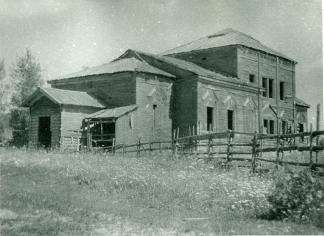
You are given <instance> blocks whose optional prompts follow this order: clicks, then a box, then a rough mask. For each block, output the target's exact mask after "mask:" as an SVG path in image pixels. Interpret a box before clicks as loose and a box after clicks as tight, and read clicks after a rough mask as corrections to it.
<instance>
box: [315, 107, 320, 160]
mask: <svg viewBox="0 0 324 236" xmlns="http://www.w3.org/2000/svg"><path fill="white" fill-rule="evenodd" d="M320 114H321V113H320V104H317V112H316V131H319V130H320ZM319 138H320V136H319V135H318V136H317V137H316V146H319ZM317 161H318V151H316V163H317Z"/></svg>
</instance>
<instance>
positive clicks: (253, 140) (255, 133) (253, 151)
mask: <svg viewBox="0 0 324 236" xmlns="http://www.w3.org/2000/svg"><path fill="white" fill-rule="evenodd" d="M257 137H258V136H257V132H256V131H254V136H253V139H252V143H253V146H252V162H251V168H252V173H255V167H256V161H257V160H256V159H257V148H258V142H257Z"/></svg>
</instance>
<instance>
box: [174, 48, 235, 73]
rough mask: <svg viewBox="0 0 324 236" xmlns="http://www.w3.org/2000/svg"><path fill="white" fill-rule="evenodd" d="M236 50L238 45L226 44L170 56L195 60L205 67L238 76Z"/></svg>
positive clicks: (194, 61)
mask: <svg viewBox="0 0 324 236" xmlns="http://www.w3.org/2000/svg"><path fill="white" fill-rule="evenodd" d="M236 51H237V49H236V46H226V47H219V48H210V49H204V50H196V51H191V52H186V53H178V54H173V55H170V56H172V57H175V58H178V59H182V60H185V61H190V62H193V63H195V64H197V65H199V66H201V67H203V68H206V69H209V70H212V71H215V72H218V73H220V74H223V75H226V76H230V77H237V52H236Z"/></svg>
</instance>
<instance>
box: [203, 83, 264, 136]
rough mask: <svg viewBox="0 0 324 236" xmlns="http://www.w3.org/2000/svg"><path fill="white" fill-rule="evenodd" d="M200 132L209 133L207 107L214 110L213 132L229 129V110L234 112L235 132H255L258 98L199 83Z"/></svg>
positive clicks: (253, 95)
mask: <svg viewBox="0 0 324 236" xmlns="http://www.w3.org/2000/svg"><path fill="white" fill-rule="evenodd" d="M197 97H198V119H197V126H198V127H199V128H198V132H200V133H201V134H204V133H208V132H209V131H208V129H207V107H212V108H213V122H212V123H213V130H212V132H222V131H226V130H227V129H228V110H231V111H233V115H234V118H233V126H234V130H235V131H240V132H253V131H255V130H256V129H257V127H258V120H257V96H256V95H255V94H251V93H244V92H242V91H240V90H234V89H228V88H226V89H224V88H221V87H218V86H212V85H210V84H208V83H203V82H198V95H197Z"/></svg>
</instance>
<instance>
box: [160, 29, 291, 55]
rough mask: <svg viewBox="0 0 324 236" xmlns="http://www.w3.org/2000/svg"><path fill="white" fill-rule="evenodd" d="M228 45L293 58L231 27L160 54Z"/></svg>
mask: <svg viewBox="0 0 324 236" xmlns="http://www.w3.org/2000/svg"><path fill="white" fill-rule="evenodd" d="M228 45H243V46H245V47H248V48H253V49H256V50H259V51H263V52H266V53H269V54H272V55H276V56H279V57H282V58H285V59H288V60H290V61H294V60H293V59H290V58H289V57H287V56H286V55H284V54H282V53H280V52H277V51H275V50H273V49H271V48H269V47H267V46H265V45H263V44H262V43H261V42H259V41H258V40H256V39H254V38H252V37H251V36H249V35H246V34H244V33H241V32H239V31H237V30H234V29H231V28H228V29H224V30H221V31H219V32H217V33H215V34H212V35H209V36H207V37H204V38H201V39H198V40H196V41H193V42H190V43H187V44H184V45H181V46H179V47H176V48H174V49H171V50H168V51H166V52H164V53H162V55H171V54H177V53H184V52H190V51H196V50H202V49H209V48H217V47H223V46H228Z"/></svg>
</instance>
